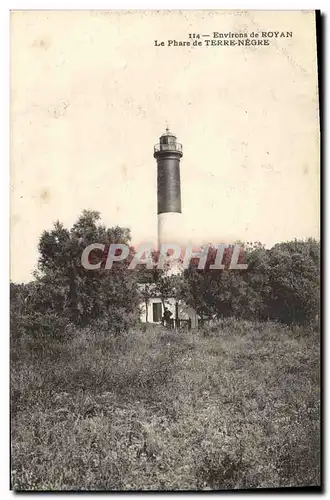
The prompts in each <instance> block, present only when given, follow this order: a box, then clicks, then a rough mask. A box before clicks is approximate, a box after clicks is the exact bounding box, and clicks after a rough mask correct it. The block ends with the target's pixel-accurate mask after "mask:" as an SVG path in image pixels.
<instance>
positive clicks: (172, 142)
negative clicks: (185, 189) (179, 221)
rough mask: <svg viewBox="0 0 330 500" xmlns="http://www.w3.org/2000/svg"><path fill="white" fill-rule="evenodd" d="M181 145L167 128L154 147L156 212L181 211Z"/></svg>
mask: <svg viewBox="0 0 330 500" xmlns="http://www.w3.org/2000/svg"><path fill="white" fill-rule="evenodd" d="M182 154H183V153H182V145H181V144H180V143H178V142H177V140H176V136H175V135H174V134H172V133H171V132H170V131H169V129H168V128H167V129H166V132H165V133H164V134H163V135H162V136H161V137H160V139H159V144H156V146H155V147H154V157H155V158H156V160H157V199H158V214H164V213H169V212H171V213H173V212H174V213H181V183H180V159H181V157H182Z"/></svg>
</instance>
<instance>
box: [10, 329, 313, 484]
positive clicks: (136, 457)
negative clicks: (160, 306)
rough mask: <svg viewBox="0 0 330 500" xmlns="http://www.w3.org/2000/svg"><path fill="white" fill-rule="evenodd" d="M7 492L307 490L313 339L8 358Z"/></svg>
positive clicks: (175, 343) (262, 337) (72, 347)
mask: <svg viewBox="0 0 330 500" xmlns="http://www.w3.org/2000/svg"><path fill="white" fill-rule="evenodd" d="M11 354H12V364H11V400H12V402H11V418H12V471H11V474H12V487H13V489H15V490H212V489H233V488H262V487H268V488H272V487H283V486H317V485H319V484H320V456H319V453H320V452H319V450H320V441H319V438H320V436H319V432H320V431H319V425H320V424H319V416H320V409H319V397H320V391H319V385H320V380H319V378H320V371H319V358H320V352H319V338H318V334H317V333H315V332H312V331H307V330H306V331H304V330H303V329H301V328H291V329H290V328H289V327H284V326H279V325H277V324H274V323H268V324H267V323H266V324H261V323H251V322H244V321H235V320H231V319H229V320H225V321H222V322H220V323H219V324H217V325H215V326H213V327H209V328H208V329H207V330H203V331H199V332H198V333H192V332H183V333H180V334H177V333H175V332H169V331H165V330H162V329H153V328H150V329H146V330H145V331H142V329H136V331H132V332H130V333H129V334H126V335H123V336H121V337H119V338H113V337H111V336H110V335H109V334H107V333H101V332H95V331H93V330H92V329H85V330H80V331H72V332H71V335H70V336H69V337H68V339H67V340H66V341H63V340H55V339H49V338H48V339H39V340H36V339H35V340H33V339H28V338H26V337H22V338H21V339H19V340H18V339H17V341H15V342H14V344H13V347H12V350H11Z"/></svg>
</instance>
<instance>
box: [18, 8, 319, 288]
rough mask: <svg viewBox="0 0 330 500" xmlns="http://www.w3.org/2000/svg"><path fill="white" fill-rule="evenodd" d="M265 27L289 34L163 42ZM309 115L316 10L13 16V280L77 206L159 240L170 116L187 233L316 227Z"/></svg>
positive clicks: (260, 233) (191, 236)
mask: <svg viewBox="0 0 330 500" xmlns="http://www.w3.org/2000/svg"><path fill="white" fill-rule="evenodd" d="M275 31H278V32H279V33H281V32H286V31H292V33H293V35H292V37H290V38H287V37H281V38H280V37H277V38H274V37H272V38H268V37H267V40H269V45H265V46H264V45H262V46H239V47H237V46H214V47H213V46H209V47H206V46H205V45H203V46H197V47H195V46H190V47H187V46H184V47H179V46H177V47H174V46H167V40H177V41H187V40H188V34H189V33H197V34H210V35H211V37H210V39H211V38H212V37H213V33H214V32H218V33H227V34H228V33H236V32H246V33H247V34H248V36H249V37H250V34H251V32H258V33H259V34H260V35H259V36H261V32H267V33H268V32H275ZM155 40H158V41H165V46H164V47H162V46H155ZM318 120H319V119H318V93H317V63H316V41H315V19H314V13H313V12H308V11H304V12H300V11H282V12H281V11H274V12H267V11H245V12H242V11H209V12H208V11H182V12H180V11H172V12H168V11H162V12H157V11H148V12H142V11H136V12H124V11H121V12H120V11H119V12H107V11H103V12H98V11H21V12H20V11H17V12H12V14H11V117H10V122H11V279H12V280H13V281H18V282H20V281H28V280H29V279H31V272H32V271H33V269H34V268H35V266H36V263H37V258H38V252H37V245H38V239H39V237H40V235H41V233H42V231H43V230H45V229H48V230H49V229H51V228H52V225H53V223H54V221H56V220H57V219H59V220H60V221H61V222H63V223H64V225H65V226H66V227H71V226H72V224H73V223H74V222H75V221H76V220H77V218H78V216H79V214H81V212H82V210H84V209H92V210H98V211H99V212H100V213H101V216H102V222H103V223H104V224H106V225H107V226H114V225H120V226H125V227H129V228H130V229H131V232H132V243H133V244H136V245H137V244H139V243H141V242H146V241H147V242H149V241H152V242H155V241H156V239H157V177H156V175H157V170H156V161H155V159H154V158H153V146H154V144H156V143H157V142H158V141H159V136H160V135H161V134H162V133H163V132H164V131H165V127H166V124H167V123H168V124H169V126H170V129H171V130H172V131H173V132H174V133H175V134H176V135H177V137H178V141H179V142H180V143H182V144H183V158H182V160H181V190H182V210H183V216H182V220H183V236H184V237H185V238H186V239H187V241H188V240H189V241H191V242H192V243H194V244H199V243H204V242H212V243H217V242H223V241H228V242H232V241H236V240H240V241H260V242H262V243H264V244H266V245H267V246H270V245H273V244H274V243H276V242H280V241H286V240H290V239H293V238H299V239H304V238H307V237H316V238H318V237H319V211H320V200H319V190H320V186H319V182H320V179H319V168H320V167H319V121H318Z"/></svg>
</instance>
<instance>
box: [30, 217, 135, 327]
mask: <svg viewBox="0 0 330 500" xmlns="http://www.w3.org/2000/svg"><path fill="white" fill-rule="evenodd" d="M99 220H100V214H99V213H98V212H95V211H87V210H84V211H83V213H82V215H81V216H80V217H79V219H78V221H77V222H76V223H75V224H74V225H73V226H72V228H71V229H70V230H68V229H65V228H64V226H63V224H61V223H60V222H58V221H57V222H56V223H55V224H54V228H53V229H52V230H51V231H44V232H43V234H42V235H41V238H40V241H39V252H40V257H39V260H38V270H37V272H36V274H35V277H36V281H37V285H38V286H39V288H40V293H39V295H38V296H39V299H38V300H39V303H38V305H37V307H38V308H39V309H41V310H42V309H44V308H46V309H56V310H59V311H61V312H62V313H63V314H64V315H66V316H67V317H69V318H70V320H71V321H72V322H74V323H77V324H80V325H86V324H88V323H89V322H91V321H93V320H96V319H98V320H99V319H102V318H104V319H105V318H106V319H107V321H108V323H109V325H110V326H111V323H113V324H114V325H116V328H119V327H120V323H121V321H120V320H121V319H122V323H123V324H126V321H125V318H128V317H133V316H134V314H135V315H136V314H137V308H136V306H137V297H138V295H137V287H136V281H135V279H134V277H133V275H132V273H130V271H128V269H127V263H126V262H121V261H119V262H114V264H113V266H112V269H105V268H104V267H105V262H106V258H107V252H108V250H109V247H110V245H111V244H114V243H122V244H125V245H129V243H130V231H129V229H127V228H120V227H119V226H115V227H112V228H106V227H105V226H104V225H101V224H100V223H99ZM92 243H102V244H104V245H105V251H104V252H103V253H102V252H100V251H93V252H92V253H91V255H90V260H99V261H101V269H99V270H86V269H85V268H84V267H83V266H82V264H81V255H82V252H83V250H84V249H85V248H86V247H87V246H88V245H90V244H92ZM41 289H42V290H41Z"/></svg>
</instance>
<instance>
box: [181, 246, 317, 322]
mask: <svg viewBox="0 0 330 500" xmlns="http://www.w3.org/2000/svg"><path fill="white" fill-rule="evenodd" d="M230 258H231V249H229V250H228V251H227V254H225V256H224V263H225V269H223V270H222V269H215V270H211V269H210V268H209V266H210V264H211V263H213V262H214V252H213V253H212V252H210V254H209V258H208V263H207V269H206V270H205V271H204V270H199V269H198V267H197V264H198V263H197V262H194V261H192V262H191V265H190V267H189V268H188V269H187V270H185V271H184V275H183V280H182V283H181V288H180V295H181V297H182V298H184V300H185V301H186V302H187V303H188V304H190V305H191V306H192V307H194V308H195V309H196V310H197V312H198V314H199V315H200V316H201V317H202V318H203V317H217V318H219V317H228V316H235V317H240V318H247V319H252V318H259V319H267V318H271V319H275V320H279V321H282V322H284V323H287V324H292V323H297V324H307V323H309V322H312V321H314V320H315V318H316V317H317V315H318V313H319V295H320V245H319V243H318V242H317V241H316V240H313V239H308V240H306V241H298V240H294V241H291V242H285V243H280V244H277V245H275V246H274V247H273V248H271V249H266V248H265V247H264V246H263V245H262V244H260V243H253V244H252V243H249V244H247V245H245V246H244V262H245V263H247V265H248V268H247V270H230V269H229V268H228V267H229V266H228V262H230Z"/></svg>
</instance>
